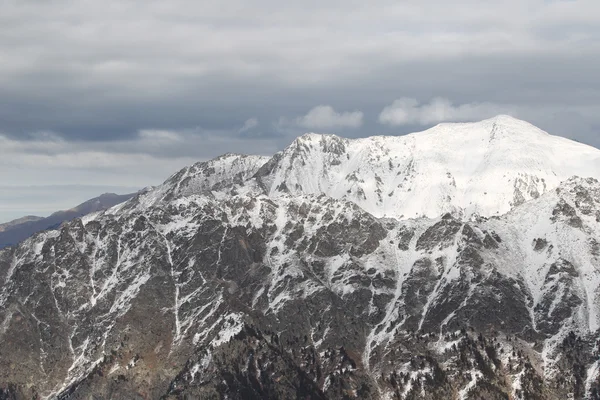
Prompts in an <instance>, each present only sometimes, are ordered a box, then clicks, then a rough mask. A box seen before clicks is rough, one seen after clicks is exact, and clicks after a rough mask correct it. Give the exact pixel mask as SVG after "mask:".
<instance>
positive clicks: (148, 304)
mask: <svg viewBox="0 0 600 400" xmlns="http://www.w3.org/2000/svg"><path fill="white" fill-rule="evenodd" d="M598 178H600V150H598V149H595V148H593V147H590V146H585V145H583V144H580V143H575V142H573V141H570V140H567V139H564V138H559V137H556V136H552V135H549V134H548V133H546V132H543V131H541V130H540V129H538V128H536V127H534V126H533V125H531V124H528V123H526V122H524V121H520V120H517V119H514V118H511V117H507V116H499V117H495V118H492V119H489V120H485V121H481V122H477V123H466V124H441V125H438V126H436V127H434V128H432V129H429V130H427V131H425V132H420V133H415V134H411V135H406V136H402V137H384V136H379V137H371V138H364V139H355V140H351V139H345V138H341V137H338V136H334V135H318V134H306V135H303V136H301V137H299V138H297V139H296V140H295V141H294V142H293V143H291V144H290V146H288V147H287V148H286V149H284V150H283V151H281V152H279V153H277V154H275V155H273V156H272V157H260V156H248V155H235V154H226V155H224V156H221V157H218V158H216V159H214V160H210V161H206V162H200V163H196V164H194V165H191V166H189V167H186V168H184V169H182V170H180V171H179V172H176V173H175V174H173V175H172V176H171V177H170V178H169V179H168V180H166V181H165V182H164V183H163V184H162V185H160V186H157V187H155V188H151V189H149V190H146V191H143V192H140V193H138V194H136V195H135V196H133V197H131V198H130V199H129V200H127V201H125V202H123V203H121V204H119V205H116V206H114V207H111V208H108V209H106V210H105V211H101V212H98V213H93V214H87V215H86V216H84V217H82V218H75V219H74V220H72V221H70V222H67V223H64V224H63V225H62V226H61V227H60V229H57V230H51V231H45V232H42V233H39V234H35V235H33V236H32V237H30V238H28V239H26V240H24V241H23V242H21V243H20V244H19V245H17V246H14V247H9V248H6V249H4V250H1V251H0V399H15V398H17V399H31V398H36V399H37V398H43V399H61V400H67V399H69V400H70V399H168V400H175V399H232V400H234V399H235V400H236V399H244V400H245V399H256V400H259V399H260V400H262V399H273V400H274V399H303V400H304V399H311V400H323V399H369V400H392V399H403V400H417V399H419V400H421V399H423V400H450V399H452V400H480V399H485V400H507V399H510V400H564V399H576V400H579V399H590V400H592V399H593V400H598V399H600V392H599V390H600V182H599V181H598ZM119 200H121V199H119ZM116 201H117V200H115V201H114V202H116ZM114 202H113V203H114ZM98 208H99V207H97V208H96V209H98ZM89 211H90V209H89V208H87V209H84V210H80V211H78V212H79V213H81V214H83V213H87V212H89ZM38 222H39V221H35V222H33V223H38ZM57 223H58V222H55V223H54V226H56V224H57Z"/></svg>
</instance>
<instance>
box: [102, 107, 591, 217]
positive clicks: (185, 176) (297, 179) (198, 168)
mask: <svg viewBox="0 0 600 400" xmlns="http://www.w3.org/2000/svg"><path fill="white" fill-rule="evenodd" d="M572 176H581V177H594V178H600V150H598V149H595V148H593V147H591V146H588V145H584V144H581V143H578V142H574V141H572V140H569V139H565V138H562V137H558V136H552V135H550V134H548V133H547V132H544V131H542V130H540V129H538V128H536V127H535V126H533V125H531V124H529V123H527V122H525V121H521V120H518V119H515V118H512V117H509V116H505V115H501V116H497V117H494V118H491V119H488V120H484V121H481V122H475V123H452V124H447V123H444V124H439V125H437V126H435V127H433V128H431V129H428V130H426V131H423V132H417V133H412V134H408V135H404V136H372V137H367V138H359V139H346V138H342V137H339V136H336V135H332V134H317V133H307V134H305V135H303V136H300V137H298V138H297V139H295V140H294V141H293V142H292V143H291V144H290V145H289V146H288V147H287V148H286V149H285V150H283V151H281V152H279V153H277V154H275V155H274V156H273V157H271V158H267V157H262V156H245V155H239V154H225V155H223V156H220V157H217V158H215V159H213V160H210V161H206V162H200V163H196V164H194V165H192V166H190V167H186V168H184V169H183V170H181V171H179V172H178V173H176V174H174V175H173V176H171V177H170V178H169V179H168V180H167V181H166V182H165V183H164V184H162V185H160V186H158V187H156V188H154V189H152V190H149V191H148V192H146V193H144V194H141V195H140V196H138V199H137V200H133V201H130V202H129V203H130V204H132V205H133V204H135V205H134V206H133V207H134V208H135V209H140V207H142V208H144V207H148V206H150V205H152V204H157V203H160V202H165V203H166V202H168V201H169V200H171V199H173V198H175V197H181V196H190V195H200V194H202V195H211V196H215V197H217V198H227V197H229V196H231V195H235V194H249V195H259V194H266V195H267V196H269V197H271V198H276V197H278V196H280V195H282V194H291V195H302V194H315V195H321V194H324V195H326V196H329V197H332V198H335V199H340V200H347V201H351V202H353V203H355V204H357V205H358V206H360V207H361V208H362V209H364V210H365V211H367V212H369V213H371V214H372V215H374V216H376V217H392V218H396V219H410V218H420V217H428V218H435V217H439V216H441V215H444V214H446V213H451V214H453V215H454V216H457V217H460V218H463V219H469V218H470V217H471V216H474V215H480V216H485V217H490V216H498V215H503V214H505V213H507V212H508V211H510V210H512V209H513V208H514V207H516V206H518V205H520V204H523V203H525V202H527V201H529V200H532V199H535V198H538V197H539V196H540V195H541V194H543V193H545V192H547V191H549V190H552V189H554V188H556V187H558V185H559V184H560V183H561V182H563V181H565V180H567V179H569V178H570V177H572ZM130 207H131V206H130ZM127 208H128V206H127V205H121V206H118V207H115V209H114V211H111V212H116V211H118V210H121V209H127Z"/></svg>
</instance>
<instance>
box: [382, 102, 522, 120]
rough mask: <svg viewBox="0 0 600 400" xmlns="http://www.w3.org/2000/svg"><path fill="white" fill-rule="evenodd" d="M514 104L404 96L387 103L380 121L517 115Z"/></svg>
mask: <svg viewBox="0 0 600 400" xmlns="http://www.w3.org/2000/svg"><path fill="white" fill-rule="evenodd" d="M514 108H515V107H511V106H507V105H501V104H493V103H467V104H458V105H455V104H452V102H451V101H450V100H448V99H444V98H442V97H436V98H434V99H433V100H431V101H430V102H429V103H425V104H421V103H419V101H418V100H416V99H412V98H407V97H403V98H401V99H398V100H395V101H394V102H393V103H392V104H391V105H389V106H386V107H385V108H384V109H383V111H382V112H381V113H380V114H379V122H380V123H382V124H387V125H391V126H402V125H422V126H426V125H431V124H437V123H439V122H463V121H478V120H482V119H485V118H490V117H493V116H495V115H498V114H514V113H515V110H514Z"/></svg>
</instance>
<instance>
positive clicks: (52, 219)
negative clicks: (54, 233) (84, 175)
mask: <svg viewBox="0 0 600 400" xmlns="http://www.w3.org/2000/svg"><path fill="white" fill-rule="evenodd" d="M134 195H135V193H133V194H124V195H119V194H114V193H104V194H103V195H100V196H98V197H95V198H93V199H90V200H88V201H86V202H84V203H81V204H80V205H78V206H77V207H74V208H71V209H70V210H65V211H57V212H55V213H53V214H52V215H50V216H49V217H46V218H44V217H36V216H27V217H23V218H19V219H16V220H14V221H10V222H7V223H5V224H2V225H0V249H2V248H4V247H7V246H13V245H15V244H17V243H19V242H21V241H23V240H25V239H26V238H28V237H30V236H31V235H33V234H34V233H37V232H40V231H43V230H47V229H56V228H58V227H59V226H60V224H62V223H63V222H65V221H70V220H72V219H74V218H79V217H82V216H84V215H86V214H90V213H93V212H97V211H101V210H105V209H107V208H110V207H112V206H114V205H116V204H119V203H122V202H124V201H126V200H129V199H130V198H131V197H133V196H134Z"/></svg>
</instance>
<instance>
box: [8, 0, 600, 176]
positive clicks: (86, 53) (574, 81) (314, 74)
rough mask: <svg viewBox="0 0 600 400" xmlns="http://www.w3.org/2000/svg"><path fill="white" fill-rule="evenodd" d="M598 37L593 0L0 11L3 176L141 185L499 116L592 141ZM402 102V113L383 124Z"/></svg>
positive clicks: (182, 2) (29, 2) (224, 3)
mask: <svg viewBox="0 0 600 400" xmlns="http://www.w3.org/2000/svg"><path fill="white" fill-rule="evenodd" d="M599 26H600V2H597V1H596V0H575V1H548V0H524V1H523V0H506V1H503V2H499V1H481V0H462V1H459V2H454V3H453V4H452V5H451V6H450V5H448V3H447V2H445V1H442V0H423V1H420V2H407V1H402V2H398V1H395V0H376V1H372V2H365V1H358V0H343V1H342V0H325V1H316V0H309V1H308V2H301V3H300V2H281V1H275V0H256V1H252V2H248V1H243V0H219V1H217V0H207V1H203V2H194V1H191V0H173V1H168V2H164V1H158V0H149V1H141V0H128V1H117V0H107V1H104V2H82V1H76V0H52V1H37V0H7V1H4V2H3V3H2V5H1V6H0V54H2V62H1V63H0V132H1V133H0V135H2V137H1V138H0V140H4V141H3V142H2V143H1V146H2V148H0V179H5V180H9V181H11V182H21V183H25V184H40V183H41V182H44V181H45V180H47V179H49V180H51V181H52V182H55V183H61V182H62V183H64V182H69V183H78V184H82V183H87V182H88V181H89V180H94V181H98V182H101V183H102V184H105V183H111V182H113V181H114V182H119V184H123V185H132V186H138V183H139V184H140V185H141V186H146V185H148V184H155V183H158V182H159V181H160V180H161V179H163V178H164V177H165V175H168V174H170V173H171V172H174V171H175V170H176V169H177V168H179V167H180V166H182V165H184V164H188V163H191V162H194V161H197V160H201V159H205V158H211V157H214V156H217V155H219V154H220V153H224V152H229V151H234V152H248V153H262V154H269V153H273V152H275V151H277V150H279V149H281V148H283V147H284V146H285V145H287V144H288V143H289V142H290V141H291V140H292V139H293V137H294V136H295V135H299V134H302V133H304V131H306V130H318V131H321V132H332V133H337V134H340V135H343V136H349V137H359V136H367V135H373V134H393V135H400V134H405V133H408V132H411V131H415V130H421V129H425V128H427V127H428V125H429V124H433V123H435V122H436V121H438V120H440V118H442V116H443V117H444V118H448V119H466V118H469V119H471V118H477V117H478V116H479V115H481V117H482V118H483V117H487V116H488V115H487V114H489V113H492V112H496V109H498V113H500V112H502V113H505V112H510V113H511V114H513V115H515V116H517V117H519V118H523V119H527V120H529V121H530V122H532V123H534V124H536V125H539V126H540V127H541V128H543V129H545V130H547V131H549V132H551V133H554V134H562V135H565V136H568V137H571V138H573V139H577V140H580V141H582V142H586V143H589V144H592V145H596V146H600V138H599V136H598V132H599V126H600V112H599V110H600V80H598V79H597V71H598V70H600V29H598V27H599ZM438 97H439V98H444V99H448V100H447V102H446V103H445V105H444V104H442V103H439V102H438V103H435V102H434V103H433V104H432V103H431V102H432V99H435V98H438ZM401 98H411V99H415V101H416V102H418V103H419V104H418V105H416V106H414V107H413V108H416V109H417V110H416V111H415V110H413V109H410V110H411V111H410V114H411V115H412V116H413V117H412V118H409V119H407V120H402V119H400V121H401V122H402V124H401V125H398V124H397V122H398V118H397V117H394V118H392V117H390V118H389V119H388V121H387V122H388V124H381V123H379V116H380V114H381V112H382V110H383V109H384V108H385V107H387V106H390V105H392V104H393V103H394V101H395V100H397V99H401ZM450 103H451V104H450ZM319 104H322V105H329V106H330V107H331V109H326V108H320V109H317V110H316V111H315V110H313V111H312V114H311V113H310V112H307V111H310V110H312V109H314V107H315V106H316V105H319ZM428 106H429V109H428V108H427V107H428ZM432 107H433V108H436V107H437V108H436V109H437V110H438V111H439V109H442V110H444V112H443V113H441V114H440V113H437V114H436V113H435V112H434V110H433V109H432ZM355 110H360V111H355ZM345 113H350V114H349V115H348V114H345ZM352 113H354V114H352ZM358 113H362V114H361V118H358V116H359V114H358ZM390 115H391V114H390ZM415 115H416V117H415ZM254 121H256V124H254ZM258 121H260V124H258ZM394 123H395V124H394ZM40 132H43V133H40ZM44 135H46V136H44Z"/></svg>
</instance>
